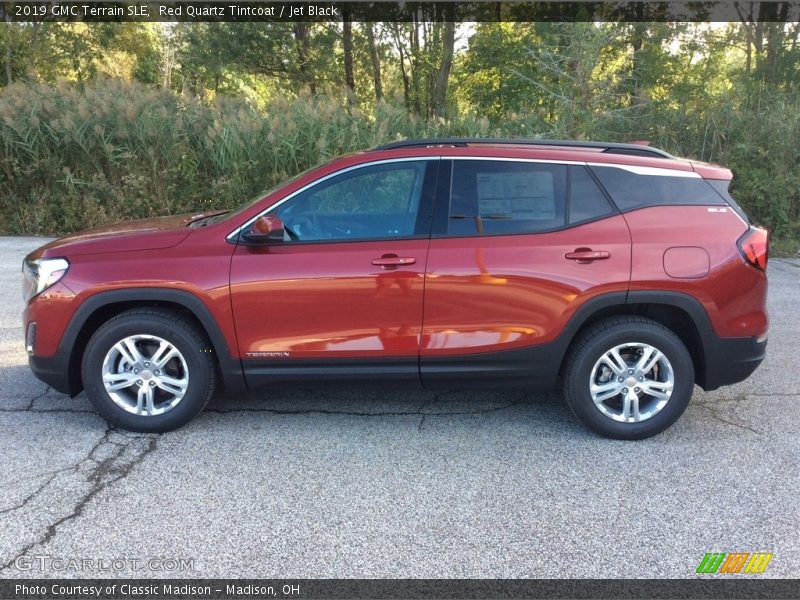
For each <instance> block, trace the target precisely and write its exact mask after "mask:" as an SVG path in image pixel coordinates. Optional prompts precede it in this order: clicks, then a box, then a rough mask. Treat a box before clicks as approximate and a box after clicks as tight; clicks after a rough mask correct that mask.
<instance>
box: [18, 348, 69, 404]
mask: <svg viewBox="0 0 800 600" xmlns="http://www.w3.org/2000/svg"><path fill="white" fill-rule="evenodd" d="M28 366H29V367H30V368H31V371H33V374H34V375H35V376H36V378H37V379H40V380H41V381H44V382H45V383H46V384H47V385H49V386H50V387H51V388H53V389H54V390H56V391H57V392H61V393H62V394H69V395H70V396H74V395H76V394H77V393H78V392H79V391H80V389H76V382H78V381H80V377H78V376H77V375H78V374H75V376H74V377H70V372H69V364H68V362H67V360H66V359H65V358H64V357H63V356H62V355H60V354H56V355H55V356H48V357H42V356H29V357H28Z"/></svg>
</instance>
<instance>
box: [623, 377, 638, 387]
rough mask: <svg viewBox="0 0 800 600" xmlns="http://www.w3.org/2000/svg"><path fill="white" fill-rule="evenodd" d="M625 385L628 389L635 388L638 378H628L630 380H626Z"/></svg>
mask: <svg viewBox="0 0 800 600" xmlns="http://www.w3.org/2000/svg"><path fill="white" fill-rule="evenodd" d="M625 385H627V386H628V387H633V386H635V385H636V378H635V377H628V378H627V379H626V380H625Z"/></svg>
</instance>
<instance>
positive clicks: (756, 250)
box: [738, 227, 769, 271]
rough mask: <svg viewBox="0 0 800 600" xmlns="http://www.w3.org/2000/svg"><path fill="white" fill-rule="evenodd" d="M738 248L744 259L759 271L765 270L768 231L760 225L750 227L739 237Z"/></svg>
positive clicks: (767, 252)
mask: <svg viewBox="0 0 800 600" xmlns="http://www.w3.org/2000/svg"><path fill="white" fill-rule="evenodd" d="M738 244H739V250H740V251H741V253H742V256H744V259H745V260H746V261H747V262H748V263H750V264H751V265H753V266H754V267H755V268H756V269H759V270H761V271H766V270H767V256H768V254H769V233H767V230H766V229H761V228H760V227H751V228H750V229H749V230H748V231H747V232H746V233H745V234H744V235H743V236H742V237H740V238H739V242H738Z"/></svg>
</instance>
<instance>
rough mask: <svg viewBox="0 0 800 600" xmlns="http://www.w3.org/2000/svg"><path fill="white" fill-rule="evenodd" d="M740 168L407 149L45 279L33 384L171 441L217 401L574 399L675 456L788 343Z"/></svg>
mask: <svg viewBox="0 0 800 600" xmlns="http://www.w3.org/2000/svg"><path fill="white" fill-rule="evenodd" d="M731 177H732V175H731V172H730V171H729V170H728V169H724V168H720V167H717V166H711V165H708V164H704V163H697V162H694V161H688V160H681V159H676V158H674V157H672V156H670V155H669V154H667V153H666V152H663V151H661V150H658V149H655V148H652V147H649V146H646V145H641V144H611V143H601V142H561V141H542V140H531V141H526V140H486V139H434V140H416V141H403V142H397V143H393V144H389V145H386V146H382V147H379V148H376V149H374V150H369V151H365V152H359V153H356V154H352V155H349V156H345V157H342V158H339V159H337V160H334V161H333V162H331V163H329V164H326V165H324V166H322V167H318V168H315V169H313V170H311V171H308V172H306V173H303V174H301V175H299V176H298V177H296V178H294V179H292V180H291V181H289V182H287V183H285V184H284V185H282V186H280V187H278V188H275V189H273V190H271V191H269V192H267V193H266V194H264V195H263V196H261V197H259V198H258V199H257V200H255V201H254V202H250V203H248V204H246V205H244V206H243V207H241V208H239V209H237V210H233V211H229V212H217V213H214V214H196V215H191V216H176V217H163V218H158V219H147V220H142V221H136V222H128V223H123V224H120V225H116V226H112V227H103V228H99V229H93V230H90V231H85V232H82V233H78V234H75V235H72V236H69V237H65V238H62V239H60V240H56V241H54V242H51V243H49V244H47V245H46V246H43V247H42V248H40V249H38V250H36V251H35V252H32V253H31V254H30V255H29V256H28V257H27V258H26V259H25V261H24V264H23V274H24V295H25V300H26V302H27V307H26V308H25V312H24V323H25V332H26V344H27V351H28V355H29V362H30V367H31V369H32V370H33V372H34V374H35V375H36V376H37V377H38V378H40V379H41V380H42V381H44V382H45V383H47V384H48V385H50V386H52V387H53V388H55V389H56V390H58V391H60V392H64V393H68V394H71V395H75V394H78V393H79V392H80V391H81V390H82V389H84V390H85V391H86V394H87V396H88V397H89V400H91V402H92V404H93V405H94V406H95V408H96V409H97V411H98V412H99V413H100V414H101V415H102V416H103V417H104V418H106V419H107V420H108V421H110V422H112V423H114V424H116V425H118V426H120V427H124V428H126V429H132V430H135V431H166V430H170V429H174V428H176V427H179V426H181V425H183V424H184V423H186V422H187V421H189V420H190V419H191V418H192V417H194V416H195V415H196V414H198V413H199V412H200V411H201V410H202V409H203V407H204V406H205V405H206V403H207V402H208V400H209V399H210V398H211V396H212V394H213V393H214V390H215V388H216V387H217V385H218V383H221V384H223V385H224V386H225V388H226V389H227V390H228V391H236V390H243V389H246V388H254V387H256V386H259V385H262V384H272V385H275V384H281V385H283V384H288V383H298V382H300V383H302V384H306V385H307V384H310V383H312V382H342V383H345V384H348V385H349V384H356V383H359V382H361V383H365V382H376V381H377V382H382V383H384V384H385V385H386V386H395V385H399V384H410V385H412V386H414V387H424V388H441V387H445V388H453V387H468V388H474V387H477V386H486V387H492V388H494V387H499V386H505V385H521V386H528V387H530V388H536V389H550V388H554V387H556V386H557V385H558V384H559V382H560V384H561V386H562V387H563V391H564V395H565V397H566V400H567V402H568V403H569V405H570V406H571V407H572V410H573V411H574V412H575V414H576V415H577V416H578V418H579V419H580V420H581V421H583V422H584V423H585V424H586V425H588V426H589V427H591V428H592V429H594V430H595V431H597V432H599V433H600V434H602V435H605V436H609V437H614V438H623V439H638V438H644V437H647V436H651V435H654V434H656V433H658V432H660V431H663V430H664V429H665V428H667V427H669V426H670V425H671V424H672V423H674V422H675V421H676V420H677V419H678V417H679V416H680V415H681V413H683V411H684V409H685V408H686V406H687V404H688V402H689V399H690V397H691V395H692V391H693V387H694V384H698V385H699V386H701V387H702V388H704V389H706V390H713V389H715V388H718V387H720V386H723V385H727V384H732V383H736V382H738V381H742V380H743V379H745V378H746V377H748V376H749V375H750V374H751V373H752V372H753V371H754V370H755V368H756V367H757V366H758V365H759V363H760V362H761V361H762V359H763V358H764V352H765V347H766V343H767V313H766V307H765V304H766V295H767V278H766V272H765V271H766V266H767V232H766V231H765V230H763V229H759V228H756V227H754V226H752V225H751V223H750V221H749V219H748V217H747V216H746V215H745V214H744V212H743V211H742V209H741V208H740V207H739V206H738V204H737V203H736V202H735V201H734V200H733V198H731V196H730V195H729V193H728V184H729V183H730V181H731Z"/></svg>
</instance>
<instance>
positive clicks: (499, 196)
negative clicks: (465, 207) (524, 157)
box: [478, 171, 556, 220]
mask: <svg viewBox="0 0 800 600" xmlns="http://www.w3.org/2000/svg"><path fill="white" fill-rule="evenodd" d="M478 208H479V210H480V215H481V216H482V217H488V216H492V217H495V218H498V217H499V218H506V219H513V220H518V219H531V220H532V219H554V218H555V216H556V201H555V189H554V185H553V174H552V173H550V172H549V171H539V172H527V173H478Z"/></svg>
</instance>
